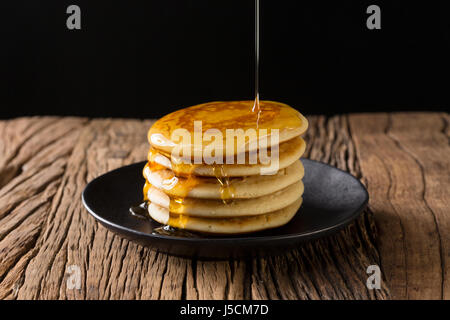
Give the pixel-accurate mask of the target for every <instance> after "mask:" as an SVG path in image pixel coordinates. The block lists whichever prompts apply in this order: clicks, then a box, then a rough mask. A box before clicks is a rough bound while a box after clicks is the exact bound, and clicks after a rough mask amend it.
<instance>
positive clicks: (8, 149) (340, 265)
mask: <svg viewBox="0 0 450 320" xmlns="http://www.w3.org/2000/svg"><path fill="white" fill-rule="evenodd" d="M309 120H310V129H309V131H308V134H307V136H306V140H307V142H308V146H307V151H306V155H305V156H306V157H308V158H311V159H317V160H320V161H324V162H327V163H330V164H332V165H334V166H337V167H339V168H341V169H343V170H346V171H349V172H351V173H352V174H354V175H355V176H357V177H358V178H360V179H362V181H363V183H365V184H366V185H367V186H368V188H369V192H370V195H371V200H370V205H369V208H368V209H367V210H366V211H365V212H364V214H363V215H362V216H361V217H360V218H359V219H358V220H357V221H356V222H354V223H353V224H351V225H350V226H348V227H347V228H345V229H344V230H342V231H341V232H339V233H337V234H335V235H333V236H331V237H328V238H324V239H320V240H318V241H314V242H310V243H306V244H304V245H302V246H299V247H298V248H297V249H295V250H292V251H290V252H288V253H286V254H284V255H281V256H276V257H260V258H255V259H250V258H248V259H242V260H227V261H202V260H190V259H184V258H178V257H173V256H168V255H166V254H162V253H158V252H154V251H152V250H150V249H149V248H146V247H142V246H140V245H137V244H135V243H133V242H130V241H128V240H124V239H122V238H120V237H119V236H116V235H115V234H113V233H111V232H109V231H107V230H106V229H105V228H103V227H102V226H99V225H98V223H97V222H96V221H95V220H94V219H93V218H92V217H90V216H89V215H88V214H87V212H86V211H85V209H84V208H83V206H82V204H81V201H80V199H81V192H82V190H83V188H84V186H85V185H86V183H87V182H88V181H90V180H91V179H93V178H95V177H96V176H98V175H100V174H102V173H105V172H107V171H109V170H112V169H115V168H118V167H120V166H123V165H125V164H129V163H133V162H136V161H141V160H143V159H145V158H146V153H147V150H148V144H147V141H146V133H147V130H148V128H149V127H150V125H151V123H152V121H141V120H129V119H127V120H124V119H115V120H112V119H81V118H57V117H33V118H19V119H14V120H8V121H0V298H1V299H389V298H391V294H392V296H393V297H395V298H397V297H398V298H447V299H448V298H449V286H450V284H449V282H448V276H449V269H448V268H449V262H448V258H449V245H450V239H449V232H448V231H449V225H450V220H449V219H450V217H449V216H448V214H449V207H450V204H449V203H448V190H449V188H448V186H449V180H448V179H449V178H448V177H449V172H450V168H449V162H448V161H449V157H448V152H449V137H450V135H449V128H448V121H449V120H448V115H442V114H396V115H393V116H389V115H385V114H371V115H351V116H335V117H332V118H326V117H322V116H316V117H309ZM445 155H447V156H446V158H445V159H444V156H445ZM374 264H375V265H379V266H380V267H381V269H382V275H383V281H382V287H381V289H380V290H369V289H367V287H366V280H367V277H368V275H367V273H366V269H367V267H368V266H369V265H374ZM70 266H78V267H79V268H80V271H81V287H80V289H71V288H69V287H67V280H68V278H69V276H70V274H69V272H68V271H69V268H70Z"/></svg>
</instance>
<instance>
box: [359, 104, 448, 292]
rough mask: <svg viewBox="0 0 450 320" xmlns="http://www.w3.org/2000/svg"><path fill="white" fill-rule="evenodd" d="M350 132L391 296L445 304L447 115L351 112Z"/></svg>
mask: <svg viewBox="0 0 450 320" xmlns="http://www.w3.org/2000/svg"><path fill="white" fill-rule="evenodd" d="M350 124H351V130H352V133H353V137H354V140H355V144H356V147H357V151H358V159H359V162H360V165H361V171H362V174H363V176H364V178H365V180H366V181H367V186H368V190H369V194H370V195H371V198H370V202H369V207H370V209H371V211H372V212H374V214H375V216H376V222H377V226H378V230H379V236H378V248H379V251H380V253H381V257H382V264H383V268H384V273H385V275H386V277H387V280H388V282H389V285H390V288H391V293H392V295H393V297H394V298H398V299H442V298H443V299H450V284H449V275H450V274H449V271H450V260H449V259H450V200H449V190H450V147H449V134H448V115H447V114H430V113H403V114H402V113H399V114H377V115H368V114H361V115H353V116H352V117H351V118H350Z"/></svg>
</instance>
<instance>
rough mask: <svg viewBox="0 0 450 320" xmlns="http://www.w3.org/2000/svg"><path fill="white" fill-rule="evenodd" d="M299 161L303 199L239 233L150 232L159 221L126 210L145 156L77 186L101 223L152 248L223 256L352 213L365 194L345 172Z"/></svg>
mask: <svg viewBox="0 0 450 320" xmlns="http://www.w3.org/2000/svg"><path fill="white" fill-rule="evenodd" d="M302 162H303V165H304V167H305V177H304V178H303V183H304V185H305V193H304V194H303V204H302V206H301V208H300V209H299V211H298V212H297V214H296V216H295V217H294V218H293V219H292V220H291V221H290V222H289V223H288V224H287V225H285V226H282V227H280V228H276V229H272V230H266V231H263V232H258V233H251V234H246V235H239V236H220V237H216V236H202V237H193V236H174V235H170V236H169V235H162V234H158V233H155V232H154V231H153V230H154V229H155V228H159V227H161V225H160V224H159V223H157V222H155V221H153V220H151V219H148V220H143V219H139V218H136V217H135V216H133V215H131V214H130V213H129V208H130V206H133V205H136V204H139V203H140V202H141V200H142V187H143V184H144V179H143V177H142V168H143V167H144V165H145V162H141V163H135V164H132V165H129V166H126V167H122V168H119V169H116V170H114V171H111V172H108V173H106V174H104V175H102V176H100V177H98V178H96V179H94V180H93V181H91V182H90V183H89V184H88V185H87V186H86V188H85V189H84V191H83V203H84V205H85V207H86V209H87V210H88V211H89V213H90V214H91V215H92V216H94V218H95V219H97V220H98V221H99V222H100V223H102V224H103V225H104V226H105V227H106V228H108V229H110V230H112V231H114V232H116V233H118V234H119V235H121V236H123V237H125V238H127V239H130V240H133V241H136V242H138V243H140V244H142V245H146V246H150V247H152V248H153V249H155V250H159V251H162V252H166V253H170V254H174V255H179V256H188V257H192V256H197V257H202V258H229V257H234V256H247V255H252V254H257V255H261V254H271V253H279V252H281V250H282V249H288V248H291V247H293V246H296V245H298V244H299V243H300V242H302V241H306V240H311V239H314V238H319V237H323V236H325V235H328V234H330V233H332V232H335V231H337V230H339V229H340V228H342V227H344V226H345V225H347V224H348V223H350V222H351V221H352V220H353V219H355V218H356V217H358V215H359V214H360V213H361V212H362V210H363V209H364V207H365V206H366V204H367V201H368V199H369V196H368V194H367V191H366V189H365V188H364V186H363V185H362V184H361V183H360V182H359V181H358V180H357V179H355V178H354V177H353V176H351V175H350V174H348V173H346V172H344V171H341V170H339V169H336V168H334V167H331V166H329V165H327V164H324V163H321V162H317V161H312V160H307V159H302Z"/></svg>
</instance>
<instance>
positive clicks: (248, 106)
mask: <svg viewBox="0 0 450 320" xmlns="http://www.w3.org/2000/svg"><path fill="white" fill-rule="evenodd" d="M253 104H254V101H228V102H224V101H219V102H209V103H204V104H200V105H196V106H192V107H188V108H184V109H180V110H177V111H175V112H172V113H170V114H168V115H166V116H164V117H162V118H161V119H159V120H158V121H156V122H155V123H154V124H153V126H152V127H151V128H150V130H149V132H148V141H149V142H150V144H151V145H152V147H153V148H155V149H157V150H161V151H163V152H165V153H168V154H173V152H172V151H174V149H176V147H177V146H178V147H180V146H181V145H182V147H185V148H187V149H190V155H194V153H195V152H196V151H198V152H201V154H202V155H204V154H205V153H206V152H205V148H206V147H207V145H208V144H209V143H211V142H212V141H213V140H214V142H218V141H215V139H213V140H211V141H210V142H206V141H203V140H204V137H205V132H207V131H208V130H210V129H211V130H217V131H218V132H219V133H220V134H221V136H222V137H221V138H222V141H221V142H222V144H221V149H222V151H223V153H222V154H223V155H225V154H227V155H229V156H233V155H237V154H238V153H239V152H248V151H255V150H257V149H258V142H259V141H260V139H264V138H268V139H267V140H268V141H267V145H268V146H273V145H274V144H276V145H278V144H279V143H282V142H284V141H288V140H291V139H293V138H295V137H298V136H300V135H302V134H303V133H304V132H305V131H306V129H307V128H308V121H307V120H306V118H305V117H303V116H302V115H301V114H300V113H299V112H298V111H297V110H295V109H293V108H291V107H290V106H288V105H286V104H284V103H280V102H274V101H260V110H261V112H260V113H258V112H252V107H253ZM195 121H201V128H199V127H197V129H198V130H197V132H198V133H199V134H200V133H201V137H203V139H202V138H200V139H199V140H196V138H195V134H194V132H196V127H195V124H194V122H195ZM180 129H182V130H185V131H186V132H187V133H188V134H189V139H188V141H184V140H182V139H180V137H175V135H174V133H175V132H177V133H180V132H182V131H181V130H180ZM235 129H242V131H241V132H235V133H236V138H237V141H243V142H244V143H239V142H235V141H233V142H234V143H232V145H228V146H227V143H226V140H227V139H226V133H227V130H235ZM249 129H251V130H255V135H254V136H249V135H247V136H246V133H247V130H249ZM256 129H257V130H256ZM274 129H277V130H279V139H274V140H273V139H271V137H272V136H273V135H274V134H273V133H274V132H273V131H272V130H274ZM211 130H210V131H211ZM197 137H198V136H197ZM241 139H242V140H241ZM180 140H181V141H180ZM275 140H277V141H275ZM255 142H256V144H255ZM230 143H231V142H230Z"/></svg>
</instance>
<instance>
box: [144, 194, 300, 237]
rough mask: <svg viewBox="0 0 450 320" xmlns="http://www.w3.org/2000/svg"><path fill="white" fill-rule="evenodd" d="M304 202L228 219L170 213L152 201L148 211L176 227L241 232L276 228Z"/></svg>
mask: <svg viewBox="0 0 450 320" xmlns="http://www.w3.org/2000/svg"><path fill="white" fill-rule="evenodd" d="M301 203H302V198H301V197H299V198H298V199H297V200H296V201H295V202H293V203H292V204H290V205H289V206H287V207H285V208H282V209H280V210H276V211H273V212H270V213H266V214H262V215H257V216H251V217H237V218H228V219H210V218H199V217H187V216H185V215H176V214H172V213H169V210H168V209H166V208H163V207H160V206H158V205H157V204H154V203H150V205H149V206H148V212H149V214H150V216H151V217H152V218H153V219H154V220H156V221H157V222H159V223H161V224H164V225H169V226H171V227H174V228H179V229H185V230H191V231H197V232H202V233H214V234H240V233H249V232H255V231H261V230H265V229H271V228H276V227H279V226H282V225H284V224H286V223H288V222H289V221H290V220H291V219H292V218H293V217H294V216H295V214H296V213H297V210H298V209H299V208H300V205H301Z"/></svg>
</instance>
